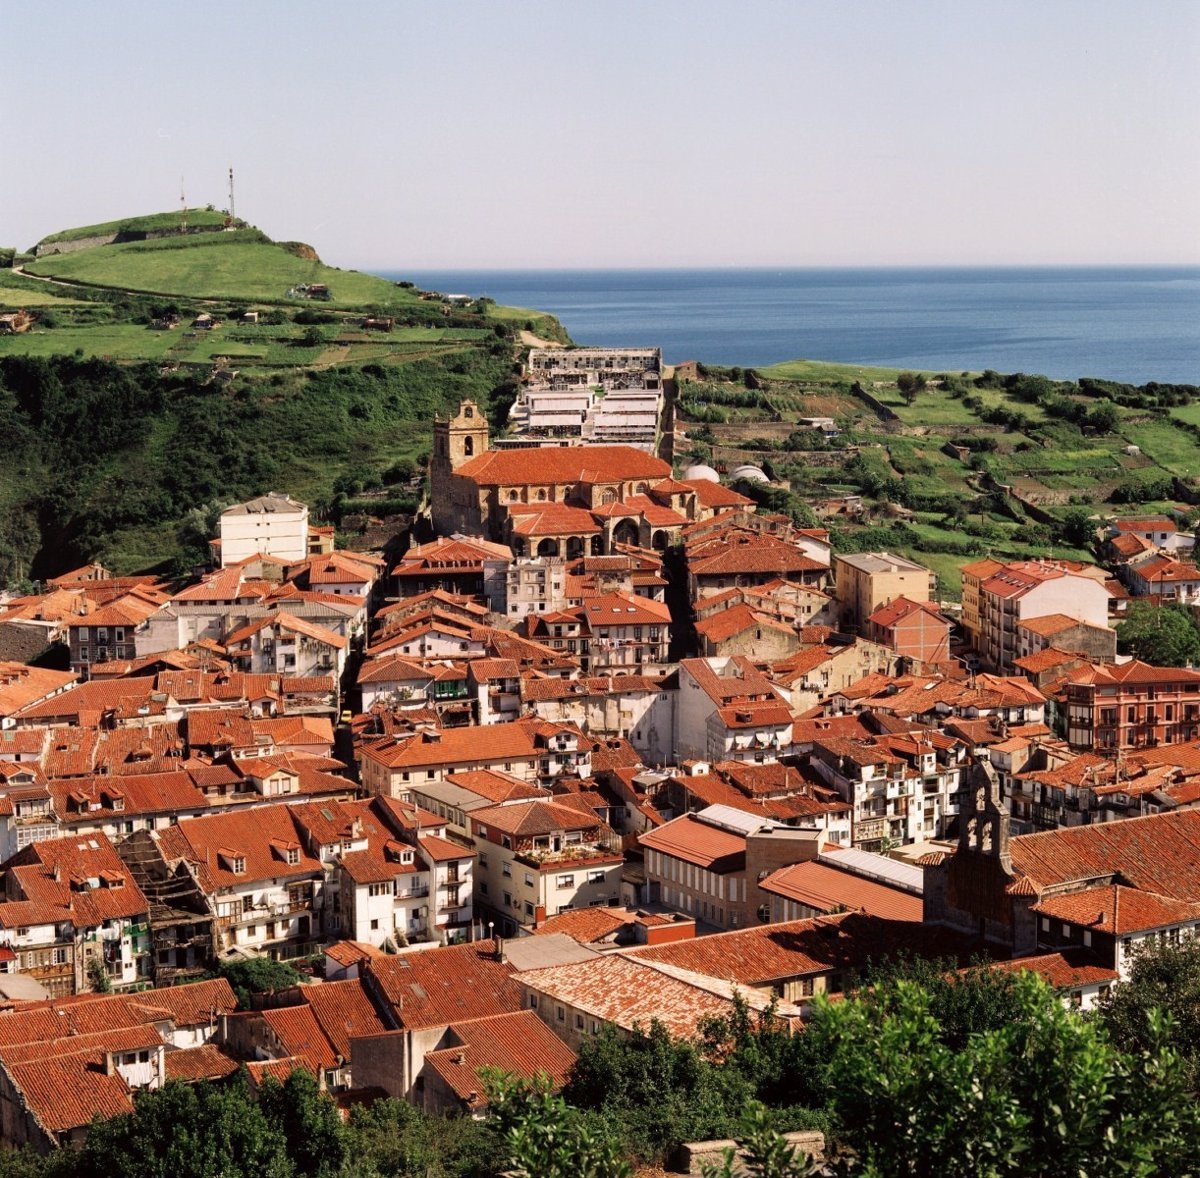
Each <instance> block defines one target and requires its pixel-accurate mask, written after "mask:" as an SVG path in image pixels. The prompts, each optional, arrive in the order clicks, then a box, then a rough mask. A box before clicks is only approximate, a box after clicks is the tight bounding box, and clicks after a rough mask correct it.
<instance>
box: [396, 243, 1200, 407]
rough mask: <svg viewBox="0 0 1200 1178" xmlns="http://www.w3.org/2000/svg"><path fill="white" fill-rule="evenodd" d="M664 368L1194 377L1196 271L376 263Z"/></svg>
mask: <svg viewBox="0 0 1200 1178" xmlns="http://www.w3.org/2000/svg"><path fill="white" fill-rule="evenodd" d="M375 273H378V274H381V275H382V276H384V277H387V278H391V279H393V280H399V279H407V280H409V281H412V282H415V283H416V284H417V286H419V287H420V288H422V289H424V290H438V291H441V292H442V293H443V294H471V295H476V296H482V295H486V296H488V297H490V298H493V299H495V300H496V301H497V302H498V303H506V304H509V305H515V306H519V307H532V308H536V309H537V310H541V311H549V312H552V313H553V314H555V315H556V316H558V318H559V319H560V320H561V321H562V322H563V324H564V325H565V327H566V329H567V331H568V332H570V334H571V338H572V339H574V340H575V341H576V343H579V344H592V345H617V346H620V345H630V346H635V345H636V346H657V347H661V348H662V350H663V357H664V359H665V360H666V361H667V362H668V363H678V362H679V361H682V360H701V361H705V362H707V363H711V364H727V365H739V366H741V367H764V366H766V365H768V364H774V363H777V362H779V361H782V360H795V359H807V360H832V361H839V362H845V363H855V364H873V365H880V366H884V367H896V368H920V369H926V370H931V371H934V372H959V371H967V370H971V371H979V370H982V369H984V368H991V369H995V370H996V371H998V372H1030V373H1034V372H1036V373H1041V374H1043V375H1046V376H1050V377H1054V378H1055V379H1059V380H1072V379H1078V378H1079V377H1081V376H1093V377H1104V378H1106V379H1109V380H1120V381H1128V382H1130V383H1133V384H1144V383H1146V382H1148V381H1161V382H1175V383H1189V384H1200V266H1103V267H1102V266H1079V267H1048V266H1047V267H988V268H983V267H971V268H961V267H953V268H886V269H870V268H823V269H771V268H758V269H715V270H415V271H414V270H405V271H387V270H379V271H375Z"/></svg>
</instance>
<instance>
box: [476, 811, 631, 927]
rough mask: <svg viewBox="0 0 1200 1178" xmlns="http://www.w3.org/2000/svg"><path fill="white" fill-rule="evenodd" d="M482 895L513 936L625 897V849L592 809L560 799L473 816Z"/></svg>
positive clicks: (479, 896) (492, 915) (480, 899)
mask: <svg viewBox="0 0 1200 1178" xmlns="http://www.w3.org/2000/svg"><path fill="white" fill-rule="evenodd" d="M469 823H470V828H471V834H472V837H473V840H474V845H475V859H476V864H475V871H476V894H477V901H478V904H479V906H480V908H481V909H483V910H485V913H486V914H488V915H489V916H490V918H491V919H493V920H495V921H496V922H497V923H498V924H499V925H500V927H501V928H502V929H503V930H504V932H505V935H506V936H511V935H514V934H515V933H516V931H517V929H518V927H525V928H530V927H532V926H533V925H535V924H537V923H538V922H539V921H541V920H544V919H545V918H546V917H547V916H552V915H557V914H558V913H560V912H567V911H569V910H571V909H574V908H587V907H605V906H609V905H613V904H616V903H618V902H619V901H620V896H621V872H622V870H623V868H624V865H625V859H624V855H623V854H622V852H621V842H620V839H619V837H618V836H616V835H615V834H614V832H613V831H612V829H611V828H610V827H608V825H607V824H605V823H603V822H601V821H600V819H599V818H598V817H596V815H595V814H594V813H593V812H592V811H590V810H587V809H581V808H576V807H574V806H571V805H567V804H565V803H564V802H563V801H561V800H559V799H542V798H519V797H515V798H511V799H509V800H508V801H504V802H500V803H498V804H497V805H494V806H486V807H483V808H480V809H476V810H473V811H472V812H471V814H470V817H469Z"/></svg>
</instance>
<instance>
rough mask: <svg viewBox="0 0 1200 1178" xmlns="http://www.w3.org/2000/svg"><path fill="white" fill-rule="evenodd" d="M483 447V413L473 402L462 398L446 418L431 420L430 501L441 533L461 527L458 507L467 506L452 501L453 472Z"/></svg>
mask: <svg viewBox="0 0 1200 1178" xmlns="http://www.w3.org/2000/svg"><path fill="white" fill-rule="evenodd" d="M487 448H488V423H487V416H486V415H485V414H484V412H483V410H481V409H480V408H479V406H478V404H476V402H474V401H463V402H462V403H461V404H460V405H459V407H458V412H457V413H456V414H455V415H454V416H453V417H452V418H450V419H449V420H448V421H442V420H435V421H434V423H433V454H432V456H431V457H430V459H429V489H430V502H431V504H432V508H433V513H432V514H433V522H434V526H435V527H436V528H437V529H438V530H439V531H440V532H442V533H443V534H446V535H449V534H450V532H452V531H454V530H456V528H458V527H460V526H461V521H460V519H459V515H460V514H461V513H460V512H459V511H458V507H459V506H462V507H463V508H464V509H465V508H466V507H467V506H469V505H465V504H464V505H456V503H455V497H454V479H453V475H454V472H455V471H456V470H458V468H459V467H460V466H462V465H463V463H465V462H470V461H471V459H472V458H478V457H479V456H480V455H481V454H485V453H487ZM475 512H476V513H477V512H478V505H476V506H475Z"/></svg>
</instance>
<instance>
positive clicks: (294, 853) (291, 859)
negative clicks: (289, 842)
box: [287, 847, 300, 867]
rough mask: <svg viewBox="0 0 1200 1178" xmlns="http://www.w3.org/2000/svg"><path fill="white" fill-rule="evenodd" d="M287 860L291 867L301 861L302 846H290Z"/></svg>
mask: <svg viewBox="0 0 1200 1178" xmlns="http://www.w3.org/2000/svg"><path fill="white" fill-rule="evenodd" d="M287 861H288V866H289V867H295V866H296V864H297V863H299V862H300V848H299V847H288V853H287Z"/></svg>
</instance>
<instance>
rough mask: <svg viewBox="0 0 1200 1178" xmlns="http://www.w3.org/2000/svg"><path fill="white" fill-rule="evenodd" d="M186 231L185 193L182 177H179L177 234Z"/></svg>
mask: <svg viewBox="0 0 1200 1178" xmlns="http://www.w3.org/2000/svg"><path fill="white" fill-rule="evenodd" d="M186 229H187V192H186V191H185V190H184V187H183V177H182V176H180V177H179V232H180V233H183V232H185V231H186Z"/></svg>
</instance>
